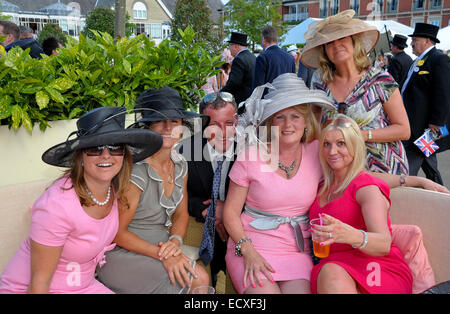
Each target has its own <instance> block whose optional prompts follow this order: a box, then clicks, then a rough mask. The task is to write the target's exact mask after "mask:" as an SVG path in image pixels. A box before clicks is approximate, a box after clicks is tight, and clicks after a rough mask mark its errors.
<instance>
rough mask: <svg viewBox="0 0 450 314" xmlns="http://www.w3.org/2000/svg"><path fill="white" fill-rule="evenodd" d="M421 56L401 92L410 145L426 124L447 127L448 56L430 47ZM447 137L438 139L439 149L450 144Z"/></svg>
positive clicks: (449, 109) (449, 112) (449, 113)
mask: <svg viewBox="0 0 450 314" xmlns="http://www.w3.org/2000/svg"><path fill="white" fill-rule="evenodd" d="M422 60H423V61H424V62H423V64H422V65H421V66H418V68H419V69H418V71H416V72H413V74H412V75H411V78H410V80H409V82H408V84H407V86H406V88H405V91H404V92H403V103H404V104H405V108H406V112H407V113H408V118H409V123H410V125H411V137H410V139H409V141H407V142H406V144H409V145H411V143H413V142H414V141H415V140H416V139H417V138H418V137H419V136H421V135H422V134H423V132H424V130H425V129H427V128H428V124H434V125H438V126H442V125H444V124H447V127H450V123H449V122H450V87H449V86H450V84H449V82H450V58H449V57H448V56H447V55H444V54H443V53H442V52H440V51H439V50H437V49H436V48H433V49H431V50H430V51H429V52H428V53H427V54H426V55H425V56H424V57H423V58H422ZM449 138H450V136H447V137H446V138H444V139H442V140H440V141H438V142H437V144H438V145H439V146H440V149H439V150H438V152H441V151H444V150H445V149H448V148H449V147H448V146H449V145H448V144H449V143H448V141H449Z"/></svg>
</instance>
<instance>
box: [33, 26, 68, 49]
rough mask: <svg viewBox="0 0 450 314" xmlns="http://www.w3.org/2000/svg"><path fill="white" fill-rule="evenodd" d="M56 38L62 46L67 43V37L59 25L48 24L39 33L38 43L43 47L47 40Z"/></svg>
mask: <svg viewBox="0 0 450 314" xmlns="http://www.w3.org/2000/svg"><path fill="white" fill-rule="evenodd" d="M48 37H56V38H57V39H58V40H59V41H60V42H61V43H62V44H65V43H66V35H65V34H64V32H63V31H62V29H61V27H59V25H58V24H53V23H48V24H45V26H44V27H43V28H42V30H41V32H40V33H39V37H38V39H37V42H38V43H39V44H41V45H42V42H43V41H44V39H45V38H48Z"/></svg>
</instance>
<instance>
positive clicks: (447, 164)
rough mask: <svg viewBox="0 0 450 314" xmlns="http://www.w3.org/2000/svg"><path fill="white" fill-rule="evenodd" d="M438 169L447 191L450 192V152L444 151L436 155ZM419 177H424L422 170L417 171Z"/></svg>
mask: <svg viewBox="0 0 450 314" xmlns="http://www.w3.org/2000/svg"><path fill="white" fill-rule="evenodd" d="M437 156H438V169H439V172H440V173H441V176H442V180H443V181H444V185H445V186H446V187H447V189H449V190H450V150H446V151H445V152H443V153H439V154H438V155H437ZM419 176H421V177H425V175H424V173H423V171H422V170H420V171H419Z"/></svg>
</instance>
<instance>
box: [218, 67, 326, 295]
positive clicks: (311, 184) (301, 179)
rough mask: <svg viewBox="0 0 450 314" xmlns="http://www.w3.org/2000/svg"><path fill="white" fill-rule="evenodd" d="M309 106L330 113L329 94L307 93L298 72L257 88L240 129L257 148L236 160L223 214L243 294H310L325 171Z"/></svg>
mask: <svg viewBox="0 0 450 314" xmlns="http://www.w3.org/2000/svg"><path fill="white" fill-rule="evenodd" d="M265 87H269V93H268V94H267V95H266V96H265V97H264V99H260V98H261V95H262V92H263V91H264V88H265ZM309 104H315V105H317V106H323V107H326V108H332V105H331V102H330V100H329V98H328V97H327V96H326V95H325V93H323V92H321V91H311V90H309V89H308V88H307V87H306V85H305V84H304V82H303V80H302V79H300V78H298V77H297V76H296V75H295V74H294V73H286V74H282V75H280V76H278V77H277V78H276V79H275V80H274V81H273V83H272V84H265V85H262V86H260V87H257V88H256V89H255V91H254V92H253V94H252V96H251V97H250V98H249V99H248V100H247V102H246V113H245V114H244V117H242V119H241V121H240V122H239V123H240V125H241V126H243V127H244V128H246V131H248V132H249V134H248V135H249V139H250V141H253V140H256V141H255V142H253V143H258V144H259V145H258V146H249V147H248V148H247V149H245V150H244V151H243V152H242V153H241V154H239V156H238V158H237V160H236V161H235V162H234V165H233V168H232V169H231V171H230V174H229V176H230V179H231V180H230V186H229V191H228V195H227V198H226V201H225V209H224V214H223V218H224V223H225V227H226V229H227V231H228V233H229V235H230V238H229V240H228V249H227V255H226V262H227V269H228V271H229V273H230V276H231V279H232V281H233V284H234V287H235V288H236V289H237V291H238V292H239V293H271V294H276V293H309V292H310V285H309V277H310V274H311V269H312V266H313V264H312V259H311V256H310V252H311V249H310V244H309V238H310V233H309V231H308V229H309V228H308V227H307V223H308V209H309V206H310V205H311V204H312V202H313V200H314V197H315V195H316V193H317V187H318V184H319V181H320V179H321V177H322V173H321V169H320V164H319V160H318V158H317V157H318V149H319V147H318V141H317V140H316V138H317V133H318V126H317V122H316V120H315V117H314V115H313V113H312V111H311V110H310V105H309ZM262 125H265V126H266V127H267V132H268V133H270V130H271V129H273V130H274V132H273V133H272V134H270V139H269V140H268V142H267V143H263V142H261V141H260V140H258V139H257V137H256V129H257V128H258V127H259V126H262ZM241 130H242V129H241ZM260 138H262V137H261V135H260ZM278 147H279V149H278ZM267 157H268V158H269V159H270V160H269V159H267ZM244 204H245V211H244V213H242V214H241V211H242V208H243V206H244Z"/></svg>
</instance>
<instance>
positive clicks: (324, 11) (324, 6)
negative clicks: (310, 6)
mask: <svg viewBox="0 0 450 314" xmlns="http://www.w3.org/2000/svg"><path fill="white" fill-rule="evenodd" d="M327 16H328V1H327V0H322V1H321V3H320V17H322V18H323V17H327Z"/></svg>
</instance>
